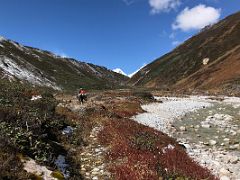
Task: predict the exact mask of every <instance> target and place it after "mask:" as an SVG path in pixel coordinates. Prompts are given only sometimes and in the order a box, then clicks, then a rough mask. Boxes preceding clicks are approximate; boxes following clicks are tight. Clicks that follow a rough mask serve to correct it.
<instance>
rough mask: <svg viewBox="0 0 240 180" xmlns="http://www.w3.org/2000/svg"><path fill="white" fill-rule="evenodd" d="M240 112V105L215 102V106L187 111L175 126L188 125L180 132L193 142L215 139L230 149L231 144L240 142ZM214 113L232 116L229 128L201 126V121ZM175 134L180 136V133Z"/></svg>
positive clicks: (219, 145)
mask: <svg viewBox="0 0 240 180" xmlns="http://www.w3.org/2000/svg"><path fill="white" fill-rule="evenodd" d="M239 112H240V108H239V107H238V108H233V106H232V105H228V104H225V103H216V102H215V103H214V106H211V107H207V108H204V109H199V110H197V111H195V112H190V113H187V114H186V115H185V116H184V117H182V118H181V120H176V121H175V123H174V126H175V127H176V128H178V127H181V126H184V127H186V129H187V131H186V132H183V133H182V134H180V136H181V137H182V138H185V139H187V140H188V141H189V142H191V143H199V142H205V143H206V142H208V141H209V140H215V141H216V142H217V144H216V146H218V147H222V148H223V149H226V150H229V147H230V145H233V144H238V143H240V132H237V131H239V129H240V114H239ZM214 114H227V115H230V116H232V117H233V120H231V121H230V122H229V123H228V125H229V127H227V128H220V127H218V126H212V127H211V128H204V127H201V122H202V121H205V119H206V118H207V117H208V116H213V115H214ZM196 126H199V128H196ZM226 131H227V132H226ZM231 131H235V132H236V134H232V133H231ZM173 136H175V137H176V136H178V137H179V134H178V135H173ZM225 138H228V139H229V140H230V141H229V143H226V141H224V139H225ZM223 143H224V144H223Z"/></svg>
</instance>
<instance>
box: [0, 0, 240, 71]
mask: <svg viewBox="0 0 240 180" xmlns="http://www.w3.org/2000/svg"><path fill="white" fill-rule="evenodd" d="M0 6H1V10H0V35H2V36H4V37H6V38H9V39H12V40H15V41H17V42H20V43H22V44H24V45H28V46H33V47H38V48H41V49H45V50H49V51H52V52H55V53H57V54H59V55H65V56H69V57H73V58H76V59H78V60H81V61H86V62H90V63H94V64H97V65H102V66H106V67H107V68H109V69H114V68H121V69H122V70H123V71H125V72H126V73H127V74H129V73H132V72H134V71H135V70H136V69H138V68H139V67H141V66H142V65H143V64H146V63H150V62H151V61H153V60H154V59H155V58H157V57H160V56H162V55H164V54H165V53H167V52H169V51H171V50H172V49H173V48H175V47H176V46H177V45H178V44H179V43H181V42H183V41H184V40H185V39H187V38H189V37H191V36H192V35H193V34H195V33H197V32H198V31H199V29H200V28H202V27H203V26H205V25H208V24H211V23H215V22H217V21H218V20H219V19H222V18H224V17H226V16H227V15H230V14H232V13H234V12H237V11H239V10H240V4H239V2H238V1H237V0H234V1H227V0H0Z"/></svg>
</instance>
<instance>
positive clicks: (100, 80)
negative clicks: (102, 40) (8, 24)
mask: <svg viewBox="0 0 240 180" xmlns="http://www.w3.org/2000/svg"><path fill="white" fill-rule="evenodd" d="M0 75H1V77H3V78H8V79H10V80H20V81H27V82H30V83H31V84H35V85H41V86H48V87H53V88H54V89H65V90H75V89H78V88H79V87H85V88H93V89H102V88H113V87H116V86H123V85H124V82H125V81H126V80H127V79H128V77H126V76H123V75H120V74H118V73H115V72H113V71H111V70H108V69H107V68H105V67H101V66H96V65H93V64H90V63H85V62H80V61H77V60H75V59H70V58H62V57H60V56H57V55H55V54H53V53H51V52H48V51H44V50H40V49H37V48H32V47H27V46H23V45H20V44H19V43H17V42H14V41H11V40H7V39H5V38H3V37H0Z"/></svg>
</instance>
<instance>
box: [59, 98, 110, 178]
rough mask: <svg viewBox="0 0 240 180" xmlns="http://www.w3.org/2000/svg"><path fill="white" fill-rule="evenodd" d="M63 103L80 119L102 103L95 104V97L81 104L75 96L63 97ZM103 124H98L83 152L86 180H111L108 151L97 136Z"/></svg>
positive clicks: (83, 169)
mask: <svg viewBox="0 0 240 180" xmlns="http://www.w3.org/2000/svg"><path fill="white" fill-rule="evenodd" d="M58 99H59V100H61V101H62V102H63V104H62V106H64V107H67V108H69V109H71V110H72V111H74V112H75V113H77V114H78V115H79V116H80V117H81V116H84V115H85V111H86V110H87V108H93V107H94V106H97V104H99V103H100V104H101V102H96V101H95V102H94V101H93V99H94V97H91V98H89V99H88V101H85V102H84V103H83V104H81V103H80V102H79V101H78V100H77V99H76V97H74V96H67V95H65V96H61V97H60V98H58ZM101 128H102V127H101V123H97V124H96V125H95V127H93V128H92V131H91V133H90V135H89V137H88V138H87V139H86V141H87V146H84V147H83V149H82V150H81V154H80V157H81V174H82V176H83V178H84V179H93V180H98V179H111V174H110V173H109V172H108V171H107V166H108V165H107V162H106V161H105V154H106V152H107V149H106V148H104V147H102V146H101V145H100V143H99V142H98V138H97V135H98V133H99V132H100V131H101Z"/></svg>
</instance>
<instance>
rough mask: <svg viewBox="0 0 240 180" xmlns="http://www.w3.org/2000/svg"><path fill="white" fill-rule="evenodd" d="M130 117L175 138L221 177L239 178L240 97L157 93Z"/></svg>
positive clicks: (196, 158)
mask: <svg viewBox="0 0 240 180" xmlns="http://www.w3.org/2000/svg"><path fill="white" fill-rule="evenodd" d="M156 99H157V100H158V101H159V102H158V103H153V104H148V105H143V106H142V108H143V109H144V110H145V111H147V112H146V113H143V114H139V115H137V116H135V117H134V118H133V119H134V120H136V121H137V122H139V123H142V124H145V125H148V126H150V127H153V128H155V129H158V130H160V131H162V132H165V133H167V134H168V135H169V136H171V137H174V138H176V139H177V140H178V141H179V143H180V144H182V145H183V146H184V147H185V148H186V151H187V152H188V154H189V155H190V156H191V157H192V158H193V159H195V160H196V161H197V162H198V163H199V164H201V165H202V166H205V167H207V168H209V169H210V170H211V171H212V172H213V173H214V174H215V175H217V176H218V177H219V178H220V179H239V178H240V172H239V170H240V144H239V143H240V142H239V141H240V98H236V97H209V96H190V97H185V98H177V97H157V98H156Z"/></svg>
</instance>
